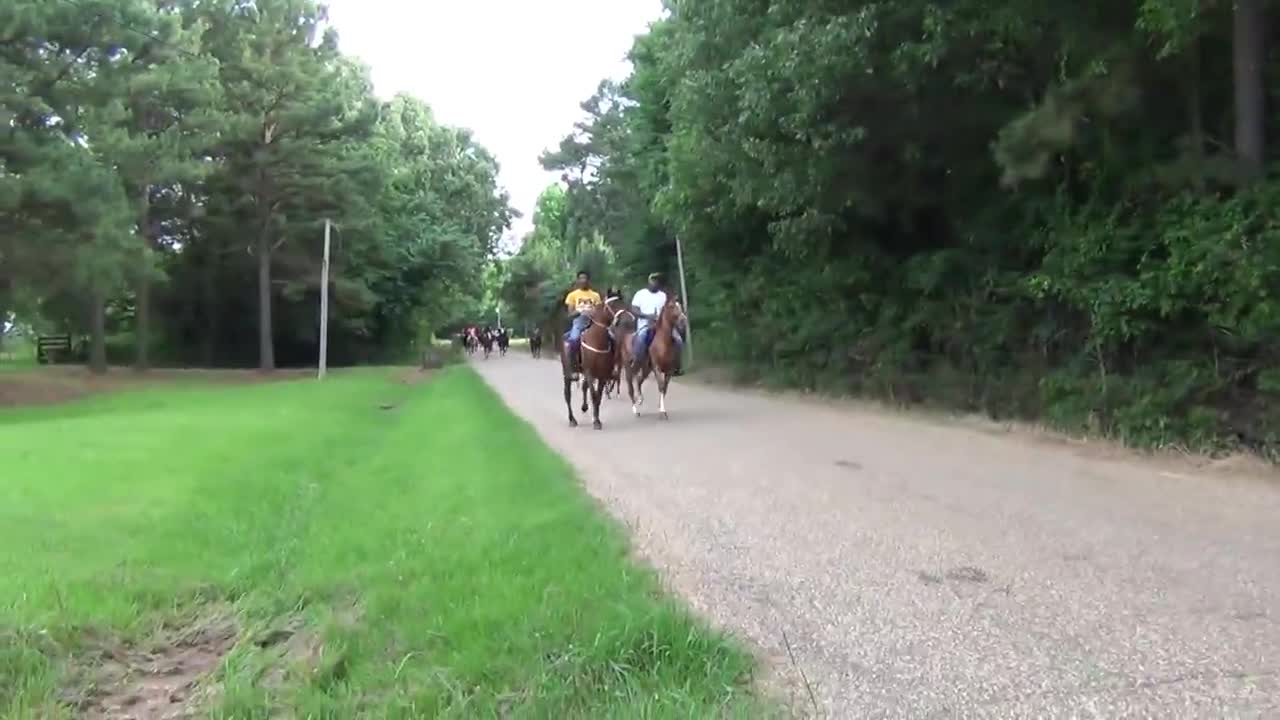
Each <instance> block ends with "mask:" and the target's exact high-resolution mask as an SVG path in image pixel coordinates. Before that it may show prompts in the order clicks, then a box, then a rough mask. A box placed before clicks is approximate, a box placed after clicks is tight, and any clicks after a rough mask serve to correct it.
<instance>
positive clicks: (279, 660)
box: [254, 603, 363, 690]
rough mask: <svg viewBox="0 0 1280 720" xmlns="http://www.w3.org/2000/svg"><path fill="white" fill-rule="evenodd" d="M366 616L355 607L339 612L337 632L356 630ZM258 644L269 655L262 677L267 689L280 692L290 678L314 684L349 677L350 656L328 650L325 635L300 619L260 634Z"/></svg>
mask: <svg viewBox="0 0 1280 720" xmlns="http://www.w3.org/2000/svg"><path fill="white" fill-rule="evenodd" d="M362 614H363V608H362V607H361V606H360V605H359V604H358V603H352V604H350V605H346V606H344V607H342V608H340V609H339V610H337V611H335V612H334V614H333V618H332V620H331V624H332V625H333V626H334V627H337V628H352V627H355V625H356V624H357V623H359V622H360V618H361V617H362ZM254 644H255V645H257V646H258V647H259V648H260V649H261V650H262V651H263V652H264V653H266V654H267V658H265V663H266V670H265V672H264V673H263V675H262V685H263V686H264V687H267V688H272V689H277V690H278V689H280V688H282V687H284V686H285V685H286V684H287V682H288V680H289V679H290V678H300V679H305V680H307V681H308V682H313V681H316V680H319V679H324V678H329V679H336V678H340V677H342V676H343V675H345V673H346V655H345V654H344V653H343V652H341V651H340V650H339V649H337V648H333V647H329V646H326V645H325V643H324V639H323V637H322V633H321V632H320V631H319V630H318V629H317V628H314V627H309V626H308V625H307V624H306V622H305V621H304V620H303V618H302V617H301V616H300V615H293V616H290V617H287V618H284V619H282V620H281V621H279V622H277V623H275V624H274V625H272V626H271V627H270V628H269V629H267V630H266V631H265V632H262V633H260V634H259V636H258V637H257V638H256V639H255V641H254Z"/></svg>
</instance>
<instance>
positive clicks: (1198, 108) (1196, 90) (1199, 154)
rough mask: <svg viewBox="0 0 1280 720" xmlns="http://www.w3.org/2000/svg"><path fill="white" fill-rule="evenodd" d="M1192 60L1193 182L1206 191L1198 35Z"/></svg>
mask: <svg viewBox="0 0 1280 720" xmlns="http://www.w3.org/2000/svg"><path fill="white" fill-rule="evenodd" d="M1188 54H1189V56H1190V62H1189V63H1188V67H1187V70H1188V78H1187V83H1188V86H1189V90H1188V93H1187V115H1188V118H1187V119H1188V121H1189V125H1190V129H1191V158H1192V162H1193V163H1195V169H1194V175H1193V183H1194V185H1195V188H1196V191H1198V192H1204V190H1205V152H1204V147H1205V137H1204V95H1203V91H1202V90H1201V88H1200V64H1201V51H1200V37H1199V35H1197V36H1196V37H1195V38H1193V39H1192V40H1191V47H1190V51H1189V53H1188Z"/></svg>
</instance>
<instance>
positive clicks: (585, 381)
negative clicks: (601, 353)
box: [582, 372, 591, 412]
mask: <svg viewBox="0 0 1280 720" xmlns="http://www.w3.org/2000/svg"><path fill="white" fill-rule="evenodd" d="M590 388H591V376H590V375H588V374H587V373H585V372H584V373H582V412H586V411H587V410H588V408H589V406H588V405H587V391H588V390H589V389H590Z"/></svg>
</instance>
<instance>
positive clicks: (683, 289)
mask: <svg viewBox="0 0 1280 720" xmlns="http://www.w3.org/2000/svg"><path fill="white" fill-rule="evenodd" d="M676 263H677V264H678V265H679V267H680V298H681V299H683V300H684V320H685V325H684V343H685V345H686V347H685V349H684V350H685V353H686V355H687V357H688V359H689V364H690V365H692V364H693V322H692V321H690V320H689V287H688V286H687V285H685V282H684V247H683V245H681V243H680V235H679V234H677V235H676Z"/></svg>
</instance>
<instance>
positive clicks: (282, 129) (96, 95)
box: [0, 0, 511, 369]
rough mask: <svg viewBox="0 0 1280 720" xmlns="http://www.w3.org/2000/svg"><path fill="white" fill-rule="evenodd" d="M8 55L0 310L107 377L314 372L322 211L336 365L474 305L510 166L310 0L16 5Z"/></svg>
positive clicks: (408, 339)
mask: <svg viewBox="0 0 1280 720" xmlns="http://www.w3.org/2000/svg"><path fill="white" fill-rule="evenodd" d="M0 48H2V49H3V52H0V119H2V120H3V121H4V125H3V127H5V128H7V129H6V130H5V131H3V132H2V134H0V225H3V227H4V231H3V233H0V319H5V320H7V319H8V318H10V317H13V314H14V313H15V311H16V312H17V316H18V317H21V318H22V319H24V320H27V321H33V322H35V323H36V324H37V325H38V326H39V327H41V328H43V329H45V330H48V331H54V330H56V331H67V332H71V333H73V334H75V335H81V334H88V335H90V336H91V337H92V339H93V341H92V348H93V352H92V356H93V357H92V360H93V364H94V365H95V366H96V367H97V368H99V369H101V368H103V367H105V364H106V362H107V360H108V358H107V353H108V350H109V349H110V350H112V351H118V350H124V351H125V352H126V353H128V355H130V356H131V358H130V357H124V358H120V359H122V360H128V359H132V360H133V361H134V362H136V364H137V365H138V366H140V367H146V366H147V365H149V364H150V363H151V362H153V355H156V354H159V355H163V357H162V358H159V359H160V360H163V361H165V362H184V363H193V362H201V363H206V364H233V365H242V364H243V365H249V364H257V365H258V366H259V367H261V368H263V369H271V368H273V367H275V366H276V364H277V363H278V362H279V363H299V362H311V361H313V359H314V357H315V349H316V345H317V342H318V332H319V317H318V307H317V306H318V303H317V297H318V295H319V292H320V257H321V252H322V247H323V243H322V238H323V225H324V219H325V218H330V219H332V220H333V221H334V223H336V226H337V230H336V232H335V233H334V236H333V247H334V251H333V266H332V275H331V288H332V298H331V300H332V305H331V341H330V348H331V353H332V355H331V359H332V360H333V361H334V362H345V361H358V360H367V359H376V358H378V357H385V356H387V355H389V354H393V353H400V352H403V351H404V350H406V349H407V348H408V347H410V346H411V345H412V344H413V343H414V342H416V341H418V340H420V339H422V338H423V337H425V334H426V333H427V331H429V330H430V329H432V328H434V327H436V326H439V325H443V324H447V323H448V322H450V321H451V320H453V319H454V318H453V315H455V314H458V313H462V312H465V308H466V307H467V306H468V304H474V303H477V302H479V297H478V294H479V292H480V290H481V287H482V282H481V278H482V275H483V273H484V272H485V270H486V268H487V267H488V266H489V265H490V264H491V262H490V257H491V255H492V253H493V250H494V246H495V244H496V242H497V240H498V238H499V236H500V235H501V232H502V230H503V229H504V228H505V227H506V226H507V225H508V224H509V219H510V214H511V211H510V209H509V207H508V204H507V199H506V197H505V195H504V194H503V193H500V192H499V191H498V188H497V164H496V162H495V161H494V159H493V158H492V157H491V156H490V155H489V154H488V153H487V152H486V151H485V150H484V149H483V148H481V147H479V146H478V145H477V144H476V143H474V142H473V141H472V140H471V138H470V136H469V134H468V133H467V132H465V131H462V130H458V129H454V128H450V127H446V126H443V125H441V124H440V123H438V122H436V121H435V119H434V118H433V116H432V113H431V111H430V109H429V108H428V107H426V106H425V105H423V104H422V103H421V102H419V101H417V100H414V99H412V98H409V97H397V98H395V99H393V100H391V101H390V102H381V101H379V100H377V99H376V98H375V97H374V95H373V93H372V88H371V84H370V81H369V79H368V77H367V73H366V72H365V70H364V69H363V68H361V67H359V66H358V65H356V64H355V63H353V62H352V61H351V60H350V59H348V58H346V57H344V56H343V55H342V54H341V53H340V52H339V50H338V46H337V37H336V35H335V33H334V32H333V31H332V29H331V28H329V27H328V26H327V21H326V16H325V11H324V8H323V6H322V5H320V4H318V3H317V2H315V1H314V0H254V1H253V2H247V1H245V0H180V1H168V0H166V1H163V2H162V1H160V0H7V1H6V2H4V3H0ZM115 338H122V339H123V340H124V342H126V343H129V344H130V345H132V346H133V347H131V348H130V347H128V346H126V347H123V348H119V347H117V346H116V345H115V344H114V343H113V342H112V340H113V339H115Z"/></svg>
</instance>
